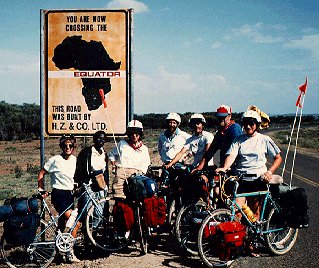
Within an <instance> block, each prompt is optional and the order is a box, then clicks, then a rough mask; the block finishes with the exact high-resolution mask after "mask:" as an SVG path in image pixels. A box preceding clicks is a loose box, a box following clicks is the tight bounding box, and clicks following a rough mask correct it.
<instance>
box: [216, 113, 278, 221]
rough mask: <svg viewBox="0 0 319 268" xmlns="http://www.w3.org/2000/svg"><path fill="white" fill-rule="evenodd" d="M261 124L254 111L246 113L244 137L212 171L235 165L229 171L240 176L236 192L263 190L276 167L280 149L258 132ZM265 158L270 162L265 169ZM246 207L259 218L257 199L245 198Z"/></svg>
mask: <svg viewBox="0 0 319 268" xmlns="http://www.w3.org/2000/svg"><path fill="white" fill-rule="evenodd" d="M260 124H261V117H260V115H259V114H258V113H257V112H256V111H252V110H248V111H246V112H245V113H244V115H243V118H242V125H243V128H244V130H245V134H243V135H241V136H239V137H237V138H236V139H235V140H234V141H233V143H232V145H231V146H230V148H229V150H228V152H227V153H226V154H227V157H226V159H225V164H224V166H223V167H221V168H218V169H216V172H220V171H222V172H226V171H227V170H229V169H230V167H231V166H232V164H233V163H234V162H236V166H235V169H234V170H233V172H234V173H235V175H240V176H241V177H242V180H241V181H240V182H239V188H238V193H246V192H254V191H260V190H264V189H265V183H269V182H270V181H271V180H272V174H273V173H274V172H275V170H276V169H277V168H278V167H279V165H280V163H281V161H282V158H281V156H280V149H279V148H278V146H277V145H276V144H275V143H274V141H273V140H272V139H271V138H270V137H269V136H266V135H263V134H261V133H259V132H258V130H259V127H260ZM267 157H270V158H272V160H273V162H272V164H271V165H270V167H269V168H267V166H266V163H267ZM237 202H238V204H239V205H240V206H242V204H244V203H245V198H238V200H237ZM247 205H248V206H249V207H250V209H251V210H252V211H253V212H254V214H255V217H256V218H257V219H259V214H260V200H259V198H256V197H247Z"/></svg>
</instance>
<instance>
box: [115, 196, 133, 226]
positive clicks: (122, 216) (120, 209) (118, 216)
mask: <svg viewBox="0 0 319 268" xmlns="http://www.w3.org/2000/svg"><path fill="white" fill-rule="evenodd" d="M113 217H114V223H115V228H116V229H117V230H118V231H120V232H127V231H129V230H131V229H132V227H133V224H134V212H133V209H132V207H131V206H130V204H129V203H128V202H127V201H125V200H119V201H117V202H116V203H115V204H114V206H113Z"/></svg>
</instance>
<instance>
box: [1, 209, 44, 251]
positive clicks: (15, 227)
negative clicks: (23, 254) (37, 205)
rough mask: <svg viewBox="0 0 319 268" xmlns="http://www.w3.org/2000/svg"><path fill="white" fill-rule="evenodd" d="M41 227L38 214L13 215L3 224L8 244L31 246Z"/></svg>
mask: <svg viewBox="0 0 319 268" xmlns="http://www.w3.org/2000/svg"><path fill="white" fill-rule="evenodd" d="M39 225H40V215H39V214H37V213H30V214H27V215H16V214H13V215H12V216H10V218H9V219H8V220H6V221H5V222H4V224H3V229H4V237H5V239H6V241H7V243H8V244H12V245H29V244H31V243H32V242H33V240H34V238H35V236H36V231H37V228H38V226H39Z"/></svg>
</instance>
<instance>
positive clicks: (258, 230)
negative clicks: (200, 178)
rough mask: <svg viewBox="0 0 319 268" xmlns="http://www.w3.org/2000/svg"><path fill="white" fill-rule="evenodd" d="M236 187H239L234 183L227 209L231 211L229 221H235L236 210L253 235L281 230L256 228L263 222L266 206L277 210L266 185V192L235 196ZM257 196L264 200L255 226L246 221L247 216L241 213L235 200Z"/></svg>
mask: <svg viewBox="0 0 319 268" xmlns="http://www.w3.org/2000/svg"><path fill="white" fill-rule="evenodd" d="M238 186H239V183H238V181H235V188H234V192H233V197H232V198H231V199H229V201H230V203H231V204H230V205H229V208H230V210H231V220H235V218H236V209H237V210H238V211H239V212H240V213H241V214H242V216H243V217H244V218H245V221H246V223H247V225H248V226H249V227H250V228H251V229H252V230H253V231H254V233H255V234H265V233H271V232H276V231H280V230H282V228H278V229H273V230H268V231H263V230H262V229H261V228H258V224H262V223H264V221H265V212H266V207H267V204H270V205H271V206H272V207H273V208H275V209H278V207H277V205H276V203H275V202H274V201H273V199H272V197H271V193H270V191H269V186H268V185H267V190H264V191H256V192H249V193H241V194H237V189H238ZM258 196H264V198H263V202H262V206H261V211H260V219H259V221H257V224H254V223H252V222H251V221H250V220H249V219H248V217H247V215H246V214H245V213H244V212H243V210H242V208H241V207H240V205H239V204H238V203H237V201H236V199H237V198H240V197H258Z"/></svg>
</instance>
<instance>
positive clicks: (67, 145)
mask: <svg viewBox="0 0 319 268" xmlns="http://www.w3.org/2000/svg"><path fill="white" fill-rule="evenodd" d="M61 147H62V148H63V149H65V148H68V147H69V148H70V149H72V148H74V144H72V143H71V144H64V143H63V144H62V145H61Z"/></svg>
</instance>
